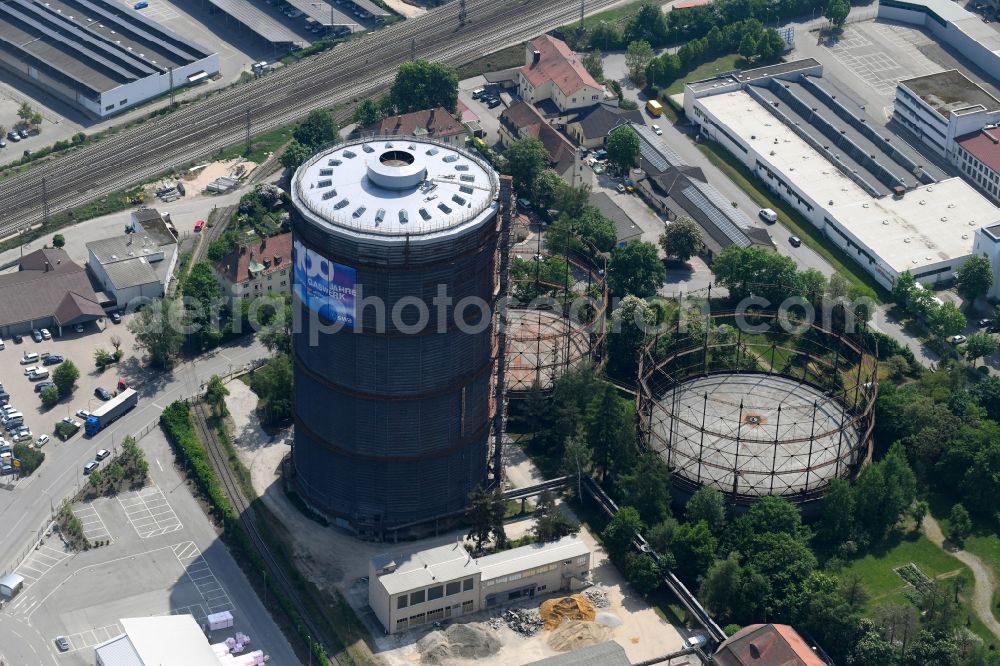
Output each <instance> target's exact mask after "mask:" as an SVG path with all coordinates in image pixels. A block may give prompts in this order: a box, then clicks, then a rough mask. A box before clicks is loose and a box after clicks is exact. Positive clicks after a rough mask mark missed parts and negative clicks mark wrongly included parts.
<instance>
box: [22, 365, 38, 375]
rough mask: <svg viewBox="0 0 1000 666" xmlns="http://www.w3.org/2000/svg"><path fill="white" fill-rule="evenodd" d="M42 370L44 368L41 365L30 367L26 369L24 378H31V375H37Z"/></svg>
mask: <svg viewBox="0 0 1000 666" xmlns="http://www.w3.org/2000/svg"><path fill="white" fill-rule="evenodd" d="M41 369H42V366H40V365H29V366H28V367H27V368H25V369H24V376H25V377H30V376H31V375H33V374H35V373H36V372H37V371H39V370H41Z"/></svg>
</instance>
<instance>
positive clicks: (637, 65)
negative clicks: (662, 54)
mask: <svg viewBox="0 0 1000 666" xmlns="http://www.w3.org/2000/svg"><path fill="white" fill-rule="evenodd" d="M655 56H656V54H655V53H654V52H653V47H652V46H650V45H649V42H647V41H645V40H643V39H640V40H638V41H635V42H630V43H629V45H628V49H627V50H626V51H625V68H626V69H627V70H628V77H629V78H630V79H632V82H633V83H635V84H636V85H637V86H642V85H643V84H644V83H645V82H646V65H648V64H649V61H650V60H652V59H653V58H654V57H655Z"/></svg>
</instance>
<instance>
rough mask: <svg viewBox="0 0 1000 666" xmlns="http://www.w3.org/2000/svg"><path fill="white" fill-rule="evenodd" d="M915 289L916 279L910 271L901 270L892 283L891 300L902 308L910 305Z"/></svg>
mask: <svg viewBox="0 0 1000 666" xmlns="http://www.w3.org/2000/svg"><path fill="white" fill-rule="evenodd" d="M916 290H917V281H916V279H915V278H914V277H913V274H912V273H910V271H903V272H902V273H900V274H899V277H897V278H896V281H895V282H893V283H892V292H891V295H892V300H893V302H894V303H895V304H896V305H898V306H900V307H904V308H908V307H910V301H911V300H912V299H913V293H914V292H915V291H916Z"/></svg>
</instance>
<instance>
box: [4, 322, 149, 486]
mask: <svg viewBox="0 0 1000 666" xmlns="http://www.w3.org/2000/svg"><path fill="white" fill-rule="evenodd" d="M126 317H127V315H126ZM116 340H117V341H119V344H120V346H121V349H122V350H123V351H124V352H125V358H124V360H123V362H122V363H121V364H119V365H117V366H111V367H110V368H109V369H107V370H104V371H103V372H101V371H98V370H97V367H96V365H95V363H94V350H95V349H99V348H101V349H105V350H107V351H109V352H110V351H114V342H115V341H116ZM4 346H5V349H3V350H0V384H2V385H3V390H4V391H5V392H7V393H9V394H10V403H9V404H10V406H11V407H13V408H15V409H16V410H17V411H18V412H20V413H21V414H23V415H24V425H26V426H27V427H28V428H29V429H30V431H31V434H32V439H33V440H37V439H38V436H39V435H42V434H47V435H48V436H49V438H50V439H49V442H48V443H46V444H45V445H44V447H43V449H42V450H43V451H44V452H45V454H46V456H50V455H51V456H55V455H59V449H61V448H62V447H63V446H68V445H73V446H77V445H78V442H77V440H80V439H81V437H82V429H81V431H80V433H77V434H76V435H74V436H73V437H72V438H71V439H70V440H69V441H67V442H65V443H63V442H61V441H60V440H59V439H58V438H57V437H56V436H55V432H54V430H55V424H56V422H58V421H60V420H61V419H63V418H70V419H73V420H75V421H77V422H81V423H82V421H83V418H82V417H80V416H79V415H78V414H77V412H78V411H79V410H87V411H88V412H89V411H93V410H94V409H95V408H96V407H97V406H98V405H100V404H101V403H102V402H103V401H102V400H101V399H100V398H98V397H97V396H95V394H94V391H95V389H97V388H98V387H100V388H104V389H106V390H108V391H109V392H112V393H114V391H115V388H116V386H117V384H118V380H119V379H120V378H121V379H123V380H125V381H126V382H131V381H132V378H133V377H136V376H138V375H139V374H140V368H139V365H138V362H137V361H136V360H135V358H134V357H133V356H132V354H133V338H132V334H131V333H130V332H129V330H128V326H127V325H126V323H125V321H123V322H122V323H121V324H114V323H111V320H110V319H108V318H105V319H104V320H103V321H101V322H99V323H89V324H86V325H85V326H84V329H83V332H82V333H77V332H75V331H73V330H72V329H69V328H67V329H64V330H63V335H62V337H57V336H53V337H52V339H51V340H43V341H42V342H35V341H34V340H33V339H32V338H31V336H30V335H29V336H25V337H24V338H23V341H22V342H20V343H16V342H14V341H13V340H12V339H7V340H4ZM25 354H38V355H39V357H38V358H37V360H35V361H32V362H31V363H28V364H22V362H21V361H22V360H24V355H25ZM43 354H48V355H50V356H62V357H63V358H64V359H65V360H67V361H72V362H73V363H74V364H75V365H76V367H77V369H78V370H79V371H80V378H79V379H78V380H77V382H76V383H77V388H76V390H75V391H74V392H73V394H72V395H71V396H69V397H68V398H63V399H62V400H60V401H59V402H58V403H57V404H56V405H55V406H54V407H52V408H46V407H45V406H44V405H43V404H42V401H41V398H40V393H39V392H37V391H36V390H35V389H36V387H37V386H38V384H39V382H38V381H33V380H31V379H29V378H28V377H27V376H25V369H26V368H30V367H41V368H44V369H47V370H49V377H48V378H45V379H44V380H43V381H45V382H50V381H51V379H52V378H51V374H52V372H54V371H55V370H56V368H58V367H59V366H58V364H56V365H48V366H46V365H44V361H45V358H43V357H42V355H43ZM7 435H8V436H9V433H7ZM95 452H96V450H95ZM45 464H46V463H44V462H43V463H42V468H41V470H42V472H43V473H44V469H45Z"/></svg>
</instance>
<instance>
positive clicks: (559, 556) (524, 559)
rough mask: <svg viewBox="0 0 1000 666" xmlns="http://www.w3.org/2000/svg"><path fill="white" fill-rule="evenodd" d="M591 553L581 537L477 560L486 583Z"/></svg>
mask: <svg viewBox="0 0 1000 666" xmlns="http://www.w3.org/2000/svg"><path fill="white" fill-rule="evenodd" d="M589 553H590V548H588V547H587V544H585V543H584V542H583V541H581V540H580V537H578V536H566V537H563V538H562V539H560V540H559V541H555V542H553V543H541V544H539V543H533V544H531V545H528V546H521V547H520V548H514V549H513V550H505V551H503V552H500V553H494V554H493V555H487V556H486V557H480V558H479V559H478V560H476V564H478V565H479V569H480V570H481V571H482V573H483V580H484V581H485V580H490V579H493V578H498V577H500V576H506V575H509V574H512V573H517V572H518V571H524V570H525V569H533V568H534V567H538V566H542V565H545V564H551V563H552V562H557V561H559V560H568V559H571V558H574V557H579V556H580V555H587V554H589Z"/></svg>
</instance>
